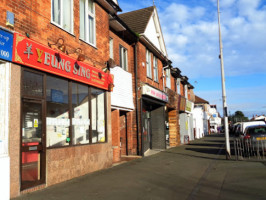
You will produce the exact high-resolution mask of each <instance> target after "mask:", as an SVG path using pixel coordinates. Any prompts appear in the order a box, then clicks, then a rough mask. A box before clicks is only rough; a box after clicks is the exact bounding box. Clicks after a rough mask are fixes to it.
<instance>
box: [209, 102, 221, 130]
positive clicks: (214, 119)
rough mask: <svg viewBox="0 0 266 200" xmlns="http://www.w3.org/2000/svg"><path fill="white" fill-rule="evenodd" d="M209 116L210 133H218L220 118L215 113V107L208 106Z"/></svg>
mask: <svg viewBox="0 0 266 200" xmlns="http://www.w3.org/2000/svg"><path fill="white" fill-rule="evenodd" d="M209 114H210V132H211V133H219V131H220V130H221V126H222V118H221V116H220V113H219V112H218V111H217V107H216V105H210V109H209Z"/></svg>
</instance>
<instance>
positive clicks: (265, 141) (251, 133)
mask: <svg viewBox="0 0 266 200" xmlns="http://www.w3.org/2000/svg"><path fill="white" fill-rule="evenodd" d="M242 137H243V138H244V140H249V144H250V146H251V147H254V148H255V149H256V150H257V149H258V150H260V151H261V150H264V151H265V150H266V124H264V125H255V126H248V127H247V128H246V129H245V131H244V135H243V136H242Z"/></svg>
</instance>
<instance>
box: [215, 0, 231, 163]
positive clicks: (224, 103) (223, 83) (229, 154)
mask: <svg viewBox="0 0 266 200" xmlns="http://www.w3.org/2000/svg"><path fill="white" fill-rule="evenodd" d="M217 12H218V27H219V45H220V55H219V58H220V61H221V74H222V90H223V114H224V130H225V147H226V159H227V160H228V159H230V158H231V152H230V142H229V131H228V114H227V105H226V91H225V79H224V61H223V44H222V35H221V24H220V6H219V0H217Z"/></svg>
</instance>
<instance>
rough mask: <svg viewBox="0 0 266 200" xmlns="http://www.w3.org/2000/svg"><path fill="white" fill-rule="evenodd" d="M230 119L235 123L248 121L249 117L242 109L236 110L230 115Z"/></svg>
mask: <svg viewBox="0 0 266 200" xmlns="http://www.w3.org/2000/svg"><path fill="white" fill-rule="evenodd" d="M229 121H232V122H233V123H236V122H246V121H248V118H247V117H246V116H245V115H244V113H243V112H242V111H240V110H238V111H236V112H235V114H233V115H230V116H229Z"/></svg>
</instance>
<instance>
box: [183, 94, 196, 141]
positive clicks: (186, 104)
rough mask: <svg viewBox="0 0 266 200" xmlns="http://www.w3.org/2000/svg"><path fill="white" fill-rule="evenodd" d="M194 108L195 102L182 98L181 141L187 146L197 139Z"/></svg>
mask: <svg viewBox="0 0 266 200" xmlns="http://www.w3.org/2000/svg"><path fill="white" fill-rule="evenodd" d="M193 108H194V103H193V102H191V101H189V100H187V99H186V98H184V97H180V111H181V113H180V115H179V116H180V141H181V143H182V144H186V143H188V142H189V141H191V140H194V139H195V132H194V128H193V114H192V110H193Z"/></svg>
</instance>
